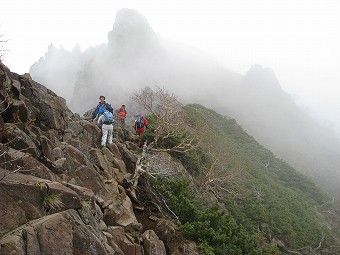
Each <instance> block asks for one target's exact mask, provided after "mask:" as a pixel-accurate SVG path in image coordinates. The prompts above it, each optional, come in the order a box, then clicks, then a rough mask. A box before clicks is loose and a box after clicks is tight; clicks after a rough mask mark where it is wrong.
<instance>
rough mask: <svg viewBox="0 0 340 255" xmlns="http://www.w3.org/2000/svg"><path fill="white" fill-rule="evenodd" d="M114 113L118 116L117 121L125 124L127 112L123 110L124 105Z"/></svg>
mask: <svg viewBox="0 0 340 255" xmlns="http://www.w3.org/2000/svg"><path fill="white" fill-rule="evenodd" d="M116 113H117V114H118V117H119V120H120V122H121V123H122V124H125V118H126V115H127V111H126V109H125V104H122V106H121V107H120V108H119V109H117V110H116Z"/></svg>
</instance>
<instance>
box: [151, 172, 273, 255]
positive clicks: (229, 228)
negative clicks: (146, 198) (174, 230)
mask: <svg viewBox="0 0 340 255" xmlns="http://www.w3.org/2000/svg"><path fill="white" fill-rule="evenodd" d="M189 184H190V181H189V180H183V179H179V180H170V179H164V180H160V181H159V182H158V183H157V184H156V188H157V190H158V191H160V192H161V193H162V194H163V195H164V196H165V198H166V201H167V203H168V205H169V206H170V208H171V209H172V210H173V211H174V212H175V213H176V215H177V216H178V217H179V220H180V221H181V223H182V225H181V230H182V231H183V235H184V236H185V237H186V238H188V239H190V240H193V241H195V242H196V243H197V244H198V245H199V247H200V249H201V250H202V252H204V253H205V254H209V255H224V254H231V255H232V254H235V255H239V254H254V255H255V254H266V253H263V251H262V250H261V248H260V247H258V245H257V242H256V239H255V238H254V237H253V236H251V235H249V233H248V232H247V231H246V230H245V229H244V228H243V227H242V226H241V225H239V224H237V223H236V221H235V220H234V218H233V217H232V216H231V215H229V214H227V213H226V212H224V211H222V210H221V209H219V208H218V207H216V206H214V207H209V208H207V209H203V210H202V209H200V206H199V204H198V202H197V201H196V200H195V199H194V198H193V197H192V196H191V195H190V194H192V191H191V190H190V185H189ZM271 250H272V251H275V252H277V250H276V249H275V248H274V247H271ZM271 254H279V253H278V252H277V253H271Z"/></svg>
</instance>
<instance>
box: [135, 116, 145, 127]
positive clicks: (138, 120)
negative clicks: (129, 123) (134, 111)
mask: <svg viewBox="0 0 340 255" xmlns="http://www.w3.org/2000/svg"><path fill="white" fill-rule="evenodd" d="M135 127H136V128H142V127H144V122H143V117H142V115H140V114H138V115H137V116H136V120H135Z"/></svg>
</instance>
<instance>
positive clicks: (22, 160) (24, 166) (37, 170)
mask: <svg viewBox="0 0 340 255" xmlns="http://www.w3.org/2000/svg"><path fill="white" fill-rule="evenodd" d="M0 153H4V155H3V156H2V157H0V163H1V166H2V167H3V168H5V169H7V170H10V171H19V172H21V173H23V174H27V175H33V176H36V177H40V178H43V179H47V180H50V181H57V180H58V178H57V177H56V176H55V175H54V174H53V173H52V172H51V171H50V170H49V169H48V168H47V167H46V166H45V165H43V164H42V163H40V162H39V161H38V160H37V159H35V158H33V157H31V156H30V155H29V154H27V153H24V152H22V151H18V150H15V149H12V148H8V147H7V146H4V145H1V144H0Z"/></svg>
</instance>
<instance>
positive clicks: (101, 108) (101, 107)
mask: <svg viewBox="0 0 340 255" xmlns="http://www.w3.org/2000/svg"><path fill="white" fill-rule="evenodd" d="M105 111H106V104H100V105H99V106H98V114H99V115H102V114H103V113H104V112H105Z"/></svg>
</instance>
